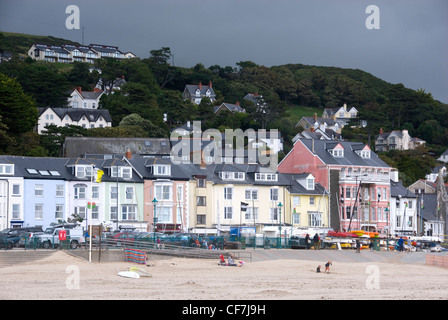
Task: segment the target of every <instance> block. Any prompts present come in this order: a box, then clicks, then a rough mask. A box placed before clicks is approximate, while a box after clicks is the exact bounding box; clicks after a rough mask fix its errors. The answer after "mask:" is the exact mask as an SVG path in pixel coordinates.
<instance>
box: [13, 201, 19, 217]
mask: <svg viewBox="0 0 448 320" xmlns="http://www.w3.org/2000/svg"><path fill="white" fill-rule="evenodd" d="M12 218H13V219H20V204H18V203H14V204H13V205H12Z"/></svg>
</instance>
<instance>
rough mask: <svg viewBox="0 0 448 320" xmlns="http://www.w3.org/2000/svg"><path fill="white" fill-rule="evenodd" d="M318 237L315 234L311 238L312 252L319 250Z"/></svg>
mask: <svg viewBox="0 0 448 320" xmlns="http://www.w3.org/2000/svg"><path fill="white" fill-rule="evenodd" d="M319 240H320V239H319V235H318V234H317V233H316V234H315V235H314V237H313V241H314V250H319Z"/></svg>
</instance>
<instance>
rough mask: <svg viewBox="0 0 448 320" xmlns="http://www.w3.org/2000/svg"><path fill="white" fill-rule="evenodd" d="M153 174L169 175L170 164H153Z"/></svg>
mask: <svg viewBox="0 0 448 320" xmlns="http://www.w3.org/2000/svg"><path fill="white" fill-rule="evenodd" d="M153 170H154V174H155V175H160V176H169V175H170V174H171V166H170V165H160V164H158V165H154V166H153Z"/></svg>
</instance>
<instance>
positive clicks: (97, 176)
mask: <svg viewBox="0 0 448 320" xmlns="http://www.w3.org/2000/svg"><path fill="white" fill-rule="evenodd" d="M103 174H104V171H103V170H98V171H97V172H96V182H101V177H102V176H103Z"/></svg>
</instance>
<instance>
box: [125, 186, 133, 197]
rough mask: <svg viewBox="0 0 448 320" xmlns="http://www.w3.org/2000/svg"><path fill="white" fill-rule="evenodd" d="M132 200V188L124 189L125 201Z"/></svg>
mask: <svg viewBox="0 0 448 320" xmlns="http://www.w3.org/2000/svg"><path fill="white" fill-rule="evenodd" d="M132 199H134V188H133V187H126V200H132Z"/></svg>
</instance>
